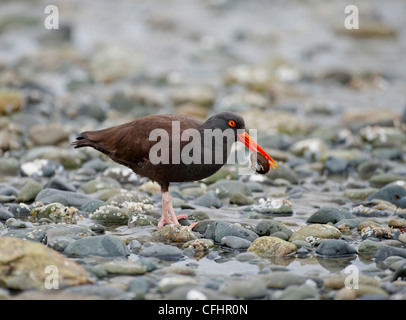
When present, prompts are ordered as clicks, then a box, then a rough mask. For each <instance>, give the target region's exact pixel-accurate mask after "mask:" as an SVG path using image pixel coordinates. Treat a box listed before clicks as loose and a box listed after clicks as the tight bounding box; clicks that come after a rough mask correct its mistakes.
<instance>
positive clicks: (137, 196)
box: [100, 189, 152, 206]
mask: <svg viewBox="0 0 406 320" xmlns="http://www.w3.org/2000/svg"><path fill="white" fill-rule="evenodd" d="M110 192H111V193H110ZM104 198H107V199H106V200H105V201H106V202H107V203H108V204H111V205H115V206H122V205H123V204H124V203H128V204H130V203H143V204H145V205H148V204H152V200H151V198H150V197H148V196H147V195H145V194H142V193H139V192H137V191H127V190H124V189H110V190H109V191H107V192H106V193H105V194H104V195H102V196H101V197H100V200H103V199H104Z"/></svg>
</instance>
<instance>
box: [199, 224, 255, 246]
mask: <svg viewBox="0 0 406 320" xmlns="http://www.w3.org/2000/svg"><path fill="white" fill-rule="evenodd" d="M225 236H236V237H240V238H243V239H246V240H248V241H254V240H255V239H256V238H258V235H257V234H256V233H255V232H253V231H251V230H248V229H247V228H244V227H242V226H239V225H236V224H233V223H230V222H226V221H215V222H213V223H211V224H210V225H209V226H208V227H207V229H206V232H205V233H204V237H205V238H208V239H213V240H214V241H215V242H221V239H222V238H223V237H225Z"/></svg>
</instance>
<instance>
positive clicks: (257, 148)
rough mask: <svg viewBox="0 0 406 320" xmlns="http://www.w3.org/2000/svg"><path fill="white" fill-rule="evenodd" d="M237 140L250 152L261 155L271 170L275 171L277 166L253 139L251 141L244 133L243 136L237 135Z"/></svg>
mask: <svg viewBox="0 0 406 320" xmlns="http://www.w3.org/2000/svg"><path fill="white" fill-rule="evenodd" d="M237 136H238V138H239V140H240V142H241V143H243V144H245V146H246V147H247V148H248V149H250V150H251V151H252V152H256V153H260V154H261V155H263V156H264V157H265V158H266V160H267V161H268V164H269V165H270V166H271V167H272V168H273V169H276V167H277V164H276V162H275V160H274V159H272V158H271V157H270V156H269V155H268V154H267V153H266V152H265V151H264V149H262V148H261V146H259V145H258V144H257V143H256V142H255V140H254V139H252V138H251V137H250V136H249V135H248V133H247V132H246V131H245V132H244V133H243V134H237Z"/></svg>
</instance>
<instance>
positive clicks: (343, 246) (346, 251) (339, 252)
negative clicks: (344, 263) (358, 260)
mask: <svg viewBox="0 0 406 320" xmlns="http://www.w3.org/2000/svg"><path fill="white" fill-rule="evenodd" d="M316 253H317V254H320V255H322V256H326V257H338V256H347V255H353V254H356V253H357V250H356V249H355V248H353V247H351V246H350V245H349V244H347V242H345V241H344V240H340V239H326V240H323V241H322V242H321V243H320V244H319V246H318V247H317V248H316Z"/></svg>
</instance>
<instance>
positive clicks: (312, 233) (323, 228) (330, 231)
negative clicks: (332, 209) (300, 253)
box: [289, 224, 341, 242]
mask: <svg viewBox="0 0 406 320" xmlns="http://www.w3.org/2000/svg"><path fill="white" fill-rule="evenodd" d="M340 236H341V232H340V230H338V229H337V228H335V227H333V226H330V225H327V224H311V225H308V226H304V227H302V228H300V229H299V230H297V231H295V232H294V233H293V234H292V236H291V237H290V238H289V241H290V242H292V241H295V240H305V241H309V239H338V238H340Z"/></svg>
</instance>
